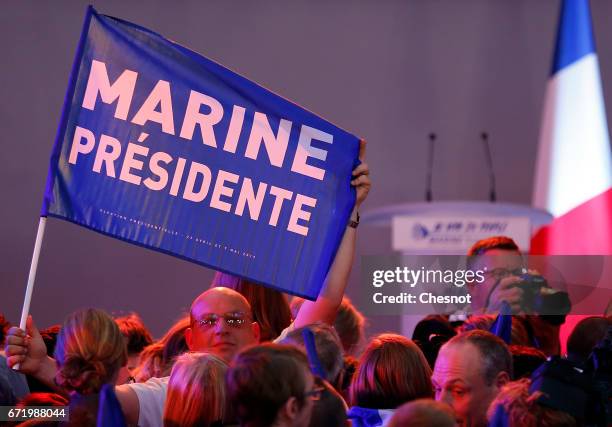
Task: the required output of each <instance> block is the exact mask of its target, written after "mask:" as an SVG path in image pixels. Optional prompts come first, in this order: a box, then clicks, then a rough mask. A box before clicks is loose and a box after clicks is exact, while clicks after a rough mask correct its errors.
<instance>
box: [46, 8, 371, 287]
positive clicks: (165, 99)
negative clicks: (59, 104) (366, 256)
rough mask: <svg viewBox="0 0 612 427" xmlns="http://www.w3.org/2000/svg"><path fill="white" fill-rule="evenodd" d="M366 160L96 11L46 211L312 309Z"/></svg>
mask: <svg viewBox="0 0 612 427" xmlns="http://www.w3.org/2000/svg"><path fill="white" fill-rule="evenodd" d="M358 150H359V141H358V138H357V137H355V136H353V135H351V134H349V133H347V132H346V131H344V130H342V129H340V128H338V127H336V126H334V125H333V124H331V123H329V122H327V121H325V120H323V119H321V118H319V117H317V116H316V115H314V114H312V113H310V112H308V111H306V110H305V109H303V108H301V107H299V106H297V105H296V104H294V103H292V102H290V101H287V100H286V99H284V98H282V97H280V96H278V95H275V94H273V93H272V92H270V91H268V90H266V89H264V88H262V87H261V86H259V85H257V84H255V83H253V82H251V81H249V80H247V79H245V78H244V77H242V76H240V75H238V74H236V73H234V72H232V71H230V70H228V69H226V68H224V67H222V66H221V65H219V64H217V63H215V62H213V61H211V60H209V59H206V58H204V57H203V56H201V55H199V54H197V53H194V52H193V51H191V50H189V49H186V48H184V47H182V46H179V45H177V44H176V43H173V42H171V41H168V40H166V39H165V38H163V37H162V36H160V35H158V34H156V33H153V32H152V31H150V30H147V29H145V28H142V27H139V26H137V25H134V24H132V23H129V22H126V21H123V20H120V19H117V18H112V17H109V16H105V15H100V14H98V13H97V12H96V11H95V10H94V9H93V8H91V7H90V8H89V9H88V10H87V15H86V18H85V24H84V29H83V33H82V35H81V40H80V42H79V46H78V49H77V54H76V59H75V64H74V67H73V71H72V74H71V77H70V82H69V86H68V92H67V94H66V100H65V103H64V110H63V114H62V118H61V121H60V125H59V129H58V134H57V137H56V141H55V146H54V148H53V152H52V155H51V166H50V170H49V177H48V181H47V187H46V191H45V196H44V202H43V208H42V213H41V214H42V215H43V216H46V215H49V216H53V217H57V218H62V219H65V220H68V221H71V222H74V223H76V224H79V225H82V226H85V227H87V228H90V229H92V230H95V231H98V232H100V233H104V234H107V235H110V236H113V237H117V238H119V239H122V240H125V241H128V242H131V243H135V244H138V245H141V246H144V247H147V248H151V249H154V250H157V251H160V252H165V253H168V254H170V255H174V256H177V257H180V258H183V259H186V260H189V261H193V262H196V263H199V264H202V265H205V266H209V267H212V268H215V269H218V270H222V271H225V272H229V273H232V274H236V275H239V276H242V277H245V278H248V279H251V280H254V281H256V282H259V283H262V284H265V285H268V286H272V287H275V288H278V289H280V290H283V291H287V292H290V293H293V294H296V295H301V296H304V297H307V298H316V296H317V295H318V292H319V290H320V287H321V285H322V283H323V281H324V279H325V276H326V274H327V271H328V269H329V267H330V265H331V262H332V261H333V257H334V255H335V253H336V250H337V248H338V246H339V243H340V240H341V237H342V235H343V232H344V229H345V226H346V223H347V221H348V217H349V215H350V211H351V209H352V206H353V204H354V200H355V192H354V189H353V188H351V186H350V180H351V171H352V169H353V168H354V167H355V166H356V165H357V164H358V160H357V156H358Z"/></svg>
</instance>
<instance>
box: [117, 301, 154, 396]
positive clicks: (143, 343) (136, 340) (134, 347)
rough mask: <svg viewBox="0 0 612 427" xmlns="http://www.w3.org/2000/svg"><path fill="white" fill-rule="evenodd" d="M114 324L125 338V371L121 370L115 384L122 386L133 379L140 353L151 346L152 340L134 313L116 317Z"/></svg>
mask: <svg viewBox="0 0 612 427" xmlns="http://www.w3.org/2000/svg"><path fill="white" fill-rule="evenodd" d="M115 322H117V326H119V330H120V331H121V334H122V335H123V337H124V338H125V342H126V345H127V352H128V361H127V366H126V367H125V369H122V372H121V373H120V374H119V379H118V380H117V384H123V383H125V382H126V380H128V379H129V378H130V377H133V375H134V372H135V371H136V368H137V367H138V360H139V358H140V353H142V351H143V350H144V348H145V347H147V346H149V345H151V344H153V338H152V337H151V333H150V332H149V331H148V329H147V328H146V327H145V325H144V323H143V322H142V319H141V318H140V316H138V315H137V314H136V313H132V314H129V315H127V316H121V317H116V318H115Z"/></svg>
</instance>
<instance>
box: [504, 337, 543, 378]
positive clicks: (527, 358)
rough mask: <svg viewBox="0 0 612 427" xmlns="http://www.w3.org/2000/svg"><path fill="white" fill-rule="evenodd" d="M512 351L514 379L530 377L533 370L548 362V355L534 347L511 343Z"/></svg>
mask: <svg viewBox="0 0 612 427" xmlns="http://www.w3.org/2000/svg"><path fill="white" fill-rule="evenodd" d="M510 353H512V373H513V376H512V379H513V380H518V379H521V378H529V377H530V376H531V374H532V373H533V371H535V370H536V369H538V368H539V367H540V365H541V364H542V363H544V362H546V355H545V354H544V353H542V351H540V350H538V349H537V348H534V347H527V346H523V345H511V346H510Z"/></svg>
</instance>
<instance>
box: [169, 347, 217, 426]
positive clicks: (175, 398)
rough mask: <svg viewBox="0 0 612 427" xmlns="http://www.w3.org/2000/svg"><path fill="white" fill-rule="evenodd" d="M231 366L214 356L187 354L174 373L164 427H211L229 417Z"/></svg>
mask: <svg viewBox="0 0 612 427" xmlns="http://www.w3.org/2000/svg"><path fill="white" fill-rule="evenodd" d="M226 371H227V364H226V363H225V362H224V361H223V360H221V359H220V358H218V357H217V356H214V355H212V354H210V353H185V354H183V355H182V356H180V357H179V358H178V359H177V361H176V363H175V364H174V367H173V368H172V373H171V374H170V381H169V382H168V397H167V398H166V404H165V406H164V427H179V426H180V427H191V426H201V427H210V426H212V425H220V424H221V422H222V420H224V418H225V415H226V399H227V397H226V391H225V373H226Z"/></svg>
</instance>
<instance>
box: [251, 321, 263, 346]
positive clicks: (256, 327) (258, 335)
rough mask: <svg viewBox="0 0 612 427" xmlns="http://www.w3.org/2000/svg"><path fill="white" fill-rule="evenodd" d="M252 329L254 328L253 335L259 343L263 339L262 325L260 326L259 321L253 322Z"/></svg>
mask: <svg viewBox="0 0 612 427" xmlns="http://www.w3.org/2000/svg"><path fill="white" fill-rule="evenodd" d="M251 329H252V330H253V336H254V337H255V341H256V342H258V343H259V341H260V340H261V327H260V326H259V323H257V322H253V323H251Z"/></svg>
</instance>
